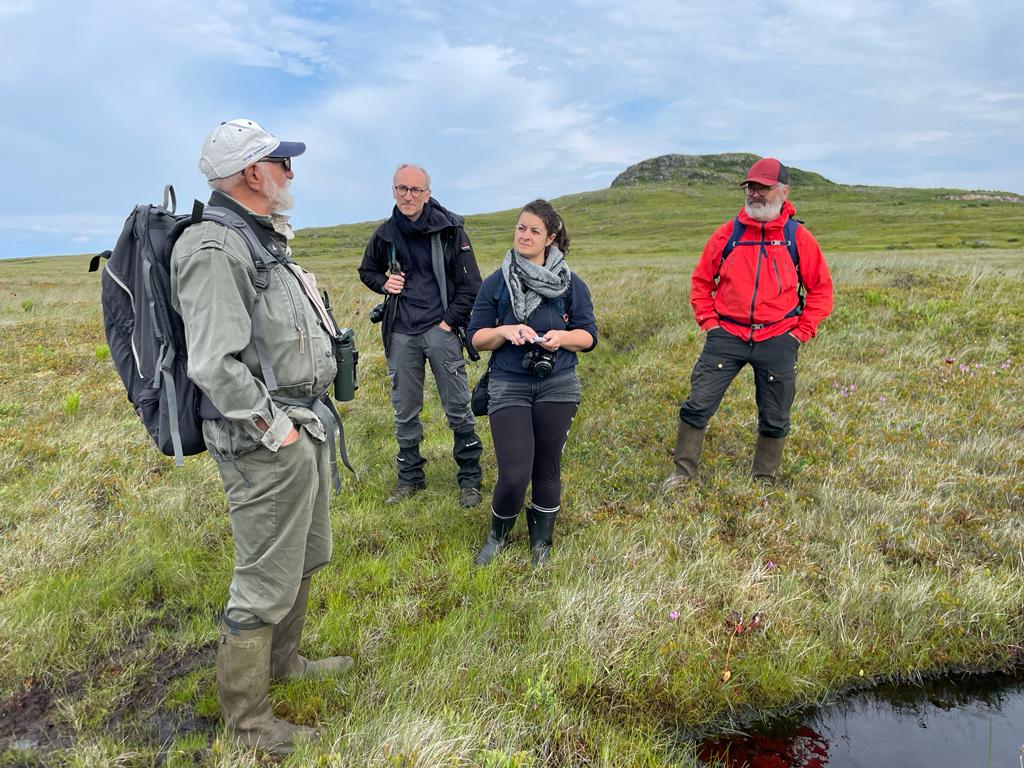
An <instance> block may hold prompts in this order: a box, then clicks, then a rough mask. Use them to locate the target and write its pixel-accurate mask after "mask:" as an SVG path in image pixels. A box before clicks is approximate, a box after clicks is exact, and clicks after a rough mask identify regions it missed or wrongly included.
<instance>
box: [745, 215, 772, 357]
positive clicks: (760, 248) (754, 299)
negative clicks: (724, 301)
mask: <svg viewBox="0 0 1024 768" xmlns="http://www.w3.org/2000/svg"><path fill="white" fill-rule="evenodd" d="M767 255H768V249H767V248H765V247H764V222H762V223H761V245H759V246H758V251H757V269H756V270H755V271H754V293H753V294H751V296H750V338H748V339H747V341H749V342H753V341H754V304H755V303H756V302H757V288H758V285H759V284H760V282H761V258H762V257H765V256H767Z"/></svg>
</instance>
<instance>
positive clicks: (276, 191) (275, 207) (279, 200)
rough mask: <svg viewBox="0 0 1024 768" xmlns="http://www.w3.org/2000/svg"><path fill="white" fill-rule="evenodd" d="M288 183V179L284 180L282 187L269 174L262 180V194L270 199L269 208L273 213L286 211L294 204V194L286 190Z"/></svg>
mask: <svg viewBox="0 0 1024 768" xmlns="http://www.w3.org/2000/svg"><path fill="white" fill-rule="evenodd" d="M290 183H291V181H290V180H289V181H286V182H285V183H284V186H283V187H282V186H280V185H278V183H277V182H276V181H274V180H273V179H272V178H270V177H269V176H268V177H267V178H266V180H265V181H264V182H263V194H264V195H266V196H267V200H268V201H270V209H271V211H273V212H274V213H277V212H278V211H287V210H288V209H290V208H291V207H293V206H294V205H295V195H293V194H292V193H291V192H289V191H288V185H289V184H290Z"/></svg>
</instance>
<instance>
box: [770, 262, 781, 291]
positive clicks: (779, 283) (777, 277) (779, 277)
mask: <svg viewBox="0 0 1024 768" xmlns="http://www.w3.org/2000/svg"><path fill="white" fill-rule="evenodd" d="M772 267H773V268H774V269H775V282H776V283H777V284H778V286H779V296H781V295H782V275H780V274H779V262H778V261H777V260H776V259H774V258H772Z"/></svg>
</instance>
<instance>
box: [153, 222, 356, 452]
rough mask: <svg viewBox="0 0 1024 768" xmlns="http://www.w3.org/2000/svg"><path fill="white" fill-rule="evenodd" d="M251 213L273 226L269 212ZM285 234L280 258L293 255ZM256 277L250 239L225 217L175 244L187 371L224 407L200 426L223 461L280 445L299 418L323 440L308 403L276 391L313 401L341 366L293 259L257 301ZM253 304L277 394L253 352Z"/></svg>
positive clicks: (175, 300)
mask: <svg viewBox="0 0 1024 768" xmlns="http://www.w3.org/2000/svg"><path fill="white" fill-rule="evenodd" d="M250 217H251V218H253V219H255V220H256V222H257V223H258V224H260V225H261V226H265V227H267V228H268V229H272V228H273V225H272V223H271V219H270V217H269V216H259V215H256V214H252V213H250ZM279 242H281V245H282V249H283V250H285V251H288V252H289V255H288V256H285V257H279V258H280V259H281V260H282V261H285V262H289V263H294V260H293V259H292V258H291V256H290V249H288V248H287V246H286V245H285V244H284V242H283V238H281V240H280V241H279ZM256 277H257V273H256V267H255V265H254V264H253V260H252V256H251V254H250V253H249V248H248V246H247V245H246V243H245V240H244V239H243V237H242V236H241V235H239V234H238V233H237V232H234V231H231V230H230V229H228V228H227V227H225V226H222V225H221V224H218V223H215V222H202V223H199V224H194V225H193V226H190V227H189V228H188V229H186V230H185V232H184V234H182V236H181V237H180V238H179V240H178V241H177V243H175V246H174V251H173V253H172V256H171V300H172V305H173V306H174V308H175V309H176V310H177V311H178V312H179V313H180V314H181V317H182V320H183V321H184V326H185V338H186V341H187V343H188V374H189V378H191V379H192V380H193V381H194V382H195V383H196V384H197V385H198V386H199V388H200V389H201V390H202V391H203V393H204V394H205V395H206V396H207V397H208V398H209V400H210V402H211V403H212V404H213V406H214V407H215V408H216V409H217V410H218V411H220V413H221V414H222V415H223V418H222V419H215V420H207V421H205V422H204V424H203V436H204V438H205V439H206V444H207V448H208V449H209V450H210V453H211V454H213V456H214V458H216V459H218V460H230V459H232V458H234V457H235V456H240V455H242V454H245V453H248V452H250V451H252V450H254V449H256V448H257V447H258V446H260V445H263V446H265V447H266V448H268V449H270V450H271V451H276V450H277V449H278V448H279V447H280V446H281V443H282V442H283V441H284V439H285V438H286V437H287V436H288V433H289V432H290V431H291V429H292V426H293V424H294V425H298V426H303V427H305V429H306V431H307V432H308V433H309V434H310V436H311V437H313V438H314V439H316V440H319V441H323V440H324V439H326V434H325V430H324V425H323V424H322V423H321V422H320V420H319V419H318V418H317V416H316V415H315V414H314V413H313V412H312V411H311V410H309V409H308V408H304V407H301V406H297V405H294V404H280V403H278V402H275V399H274V398H275V397H277V398H288V399H302V400H309V399H310V398H313V397H318V396H320V395H322V394H323V393H324V392H326V391H327V389H328V387H329V386H330V385H331V383H332V382H333V381H334V374H335V371H336V364H335V358H334V347H333V342H332V339H331V336H330V334H329V333H328V332H327V331H326V330H325V329H324V327H323V325H322V324H321V322H320V321H319V320H318V318H317V314H316V311H315V310H314V308H313V305H312V304H311V302H310V300H309V298H308V297H307V296H306V294H305V293H304V292H303V289H302V286H301V285H300V284H299V279H298V278H297V276H296V275H295V274H293V273H292V271H291V270H290V269H289V267H287V266H284V265H275V266H274V267H273V268H271V269H270V270H269V272H268V277H269V283H268V285H267V288H266V290H264V291H263V293H262V295H261V297H260V300H259V302H258V307H257V290H256ZM254 308H255V311H257V312H259V313H261V314H260V318H261V320H262V325H263V337H264V340H265V345H266V349H267V353H268V356H269V357H270V360H269V361H264V362H269V363H270V364H271V366H272V367H273V371H274V375H275V377H276V378H277V383H278V388H277V389H276V390H275V391H274V392H273V393H271V392H269V391H268V390H267V386H266V384H265V383H264V382H263V379H262V374H261V369H260V360H259V357H258V355H257V354H256V345H255V343H254V340H253V334H252V314H253V311H254ZM257 418H262V419H263V421H265V422H266V423H267V424H269V425H270V428H269V429H268V430H266V432H264V431H263V430H261V429H260V428H259V427H258V426H257V425H256V421H257ZM332 427H333V425H332ZM332 433H333V429H332Z"/></svg>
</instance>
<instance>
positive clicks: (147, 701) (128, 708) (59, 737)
mask: <svg viewBox="0 0 1024 768" xmlns="http://www.w3.org/2000/svg"><path fill="white" fill-rule="evenodd" d="M151 628H152V627H151V626H146V627H144V628H143V629H142V631H141V633H140V634H139V635H138V636H137V637H136V638H135V639H134V640H133V641H132V642H130V643H128V644H127V645H126V646H125V647H123V648H122V649H119V651H118V652H116V653H115V654H113V655H112V656H111V657H109V658H106V659H103V660H102V661H100V662H98V663H97V664H96V666H95V668H94V669H92V670H90V671H89V672H88V673H79V674H75V675H72V676H71V677H69V678H67V679H66V680H64V681H62V682H61V683H59V684H54V683H51V682H49V681H46V680H43V679H36V678H33V679H29V680H25V681H24V682H23V684H22V687H21V690H19V691H16V692H14V693H13V694H11V695H10V696H8V698H6V699H3V700H0V765H2V766H4V767H5V768H7V767H8V766H15V765H34V766H45V765H46V757H47V755H48V754H50V753H53V752H57V751H62V750H67V749H73V748H74V745H75V741H76V734H75V733H74V732H73V731H72V730H71V729H70V727H69V726H68V724H67V723H65V722H64V721H63V718H62V716H61V713H60V709H61V707H60V705H61V703H62V702H64V703H67V702H74V701H77V700H79V699H81V698H82V697H83V696H84V695H85V692H86V690H87V689H88V688H89V686H90V683H91V681H92V680H93V679H95V678H96V677H97V676H98V675H101V674H103V672H104V670H106V669H109V668H110V667H111V666H112V665H118V664H124V663H129V662H130V661H131V660H132V659H133V658H134V657H135V656H136V655H137V654H138V653H139V652H140V650H141V649H142V647H143V646H144V644H145V642H146V639H147V638H148V635H149V633H150V630H151ZM214 655H215V649H214V645H213V643H210V644H209V645H208V646H205V647H202V648H190V649H180V650H168V651H165V652H164V653H162V654H160V656H158V657H157V658H156V659H154V660H152V662H151V665H152V673H151V674H150V675H148V676H147V678H146V680H144V681H139V683H138V685H137V686H136V688H135V689H134V690H132V691H130V692H129V693H128V695H127V696H126V697H125V700H124V701H123V702H122V705H121V706H120V707H119V708H118V711H117V713H115V714H113V715H111V716H110V717H109V718H108V719H107V721H106V722H105V723H104V732H105V733H106V734H107V735H111V736H115V737H122V738H124V739H125V740H126V741H130V742H135V743H141V744H149V745H152V746H153V752H154V754H155V755H156V756H157V762H158V763H160V762H162V760H161V759H160V755H161V753H162V751H163V750H164V749H166V747H167V746H168V745H169V744H171V743H172V742H173V741H174V739H175V738H177V737H180V736H182V735H185V734H187V733H194V732H203V733H207V734H209V736H210V739H211V740H212V738H213V736H214V735H215V733H216V730H217V727H218V725H219V720H218V719H216V718H208V717H202V716H198V715H195V714H194V713H192V712H189V711H187V710H168V709H165V708H164V707H163V706H162V702H163V700H164V698H165V696H166V694H167V689H168V686H169V685H170V684H171V683H172V682H173V681H174V680H176V679H178V678H180V677H183V676H184V675H187V674H189V673H190V672H191V671H192V670H194V669H196V668H198V667H201V666H204V665H205V666H211V665H212V664H213V661H214ZM19 755H21V756H22V757H23V758H24V759H19Z"/></svg>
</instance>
